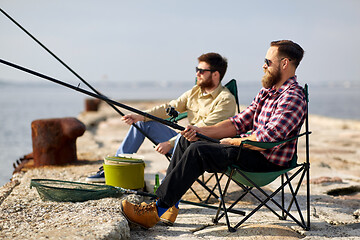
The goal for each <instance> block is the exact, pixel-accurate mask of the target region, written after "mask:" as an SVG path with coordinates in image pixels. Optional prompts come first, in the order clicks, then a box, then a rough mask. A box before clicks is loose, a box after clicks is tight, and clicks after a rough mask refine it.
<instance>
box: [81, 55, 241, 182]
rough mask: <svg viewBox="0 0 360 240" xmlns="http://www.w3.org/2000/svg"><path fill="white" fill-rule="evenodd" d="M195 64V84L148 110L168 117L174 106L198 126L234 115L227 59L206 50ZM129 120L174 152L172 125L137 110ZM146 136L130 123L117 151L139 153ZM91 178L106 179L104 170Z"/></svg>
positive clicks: (162, 147)
mask: <svg viewBox="0 0 360 240" xmlns="http://www.w3.org/2000/svg"><path fill="white" fill-rule="evenodd" d="M198 61H199V64H198V66H197V67H196V79H197V81H196V85H195V86H194V87H193V88H192V89H190V90H188V91H187V92H185V93H184V94H182V95H181V96H180V97H179V98H178V99H176V100H172V101H170V102H169V103H166V104H162V105H160V106H156V107H154V108H152V109H150V110H148V111H146V112H147V113H149V114H151V115H154V116H156V117H159V118H163V119H165V118H168V115H167V113H166V108H168V107H169V106H172V107H174V108H175V110H176V111H178V112H180V113H182V112H187V113H188V120H189V123H190V125H195V126H198V127H203V126H210V125H214V124H216V123H218V122H221V121H222V120H225V119H227V118H229V117H232V116H234V115H235V111H236V101H235V97H234V96H233V95H232V94H231V92H230V91H229V90H228V89H227V88H226V87H224V86H222V84H221V80H222V79H223V77H224V75H225V73H226V69H227V59H226V58H224V57H222V56H221V55H220V54H217V53H206V54H203V55H201V56H200V57H198ZM122 120H123V121H124V122H126V123H127V124H130V125H132V124H133V123H135V124H136V125H137V126H138V127H139V128H140V129H141V130H142V131H143V132H145V133H146V134H147V135H148V136H149V137H151V138H152V139H153V140H155V141H156V142H158V143H159V144H158V145H157V146H156V147H155V150H156V151H158V152H159V153H161V154H166V153H172V151H173V148H174V146H175V140H176V137H177V135H178V133H177V132H176V131H174V130H173V129H171V128H169V127H167V126H165V125H163V124H161V123H159V122H156V121H152V120H150V119H146V118H144V117H143V116H141V115H138V114H128V115H125V116H123V117H122ZM144 138H145V136H144V135H143V134H142V133H141V132H140V131H139V130H138V129H136V128H135V127H133V126H131V127H130V129H129V132H128V134H127V136H126V137H125V139H124V140H123V141H122V143H121V145H120V147H119V149H118V150H117V152H116V155H118V154H125V153H127V154H129V153H130V154H131V153H136V152H137V151H138V149H139V148H140V146H141V144H142V143H143V141H144ZM86 180H87V181H89V182H105V177H104V171H103V170H102V169H100V171H99V172H98V173H97V174H96V175H94V176H91V177H88V178H87V179H86Z"/></svg>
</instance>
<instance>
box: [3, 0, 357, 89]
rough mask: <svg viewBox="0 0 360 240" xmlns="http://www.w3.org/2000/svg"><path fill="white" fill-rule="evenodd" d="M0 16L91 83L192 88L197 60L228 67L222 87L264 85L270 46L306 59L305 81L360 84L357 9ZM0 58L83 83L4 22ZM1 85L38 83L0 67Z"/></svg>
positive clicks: (135, 6)
mask: <svg viewBox="0 0 360 240" xmlns="http://www.w3.org/2000/svg"><path fill="white" fill-rule="evenodd" d="M0 7H1V9H3V10H4V11H5V12H7V13H8V14H9V15H10V16H11V17H12V18H14V19H15V20H16V21H17V22H18V23H19V24H21V25H22V26H23V27H24V28H25V29H26V30H27V31H29V32H30V33H31V34H32V35H33V36H34V37H36V38H37V39H38V40H39V41H40V42H42V43H43V44H44V45H45V46H46V47H47V48H48V49H50V50H51V51H52V52H54V54H55V55H57V56H58V57H59V58H60V59H61V60H62V61H64V62H65V63H66V64H67V65H69V66H70V67H71V68H72V69H73V70H74V71H75V72H77V73H78V74H79V75H80V76H82V77H83V78H84V79H86V80H87V81H88V82H114V81H116V82H123V83H134V82H142V81H164V82H166V81H170V82H172V81H176V82H179V81H191V82H193V81H194V79H195V66H197V57H198V56H200V55H201V54H203V53H206V52H218V53H220V54H221V55H223V56H224V57H226V58H227V59H228V63H229V65H228V71H227V73H226V75H225V79H232V78H235V79H237V80H238V81H239V82H240V83H241V82H257V81H258V82H260V80H261V77H262V75H263V70H262V65H263V60H264V57H265V54H266V51H267V49H268V48H269V44H270V42H271V41H273V40H280V39H290V40H293V41H294V42H297V43H298V44H300V45H301V46H302V47H303V49H304V50H305V56H304V59H303V61H302V62H301V64H300V66H299V68H298V70H297V76H298V79H299V81H300V80H301V81H302V82H308V83H317V82H335V83H344V82H349V81H350V82H355V83H359V82H360V60H359V59H360V58H359V56H360V44H359V43H360V1H358V0H302V1H281V0H273V1H260V0H254V1H248V0H247V1H240V0H238V1H235V0H222V1H214V0H207V1H203V0H199V1H190V0H189V1H187V0H179V1H172V0H161V1H156V0H153V1H148V0H137V1H122V0H116V1H115V0H107V1H94V0H76V1H69V0H68V1H66V0H61V1H60V0H53V1H47V0H32V1H29V0H1V2H0ZM0 30H1V37H0V58H1V59H3V60H6V61H10V62H13V63H15V64H18V65H21V66H24V67H27V68H30V69H32V70H35V71H38V72H40V73H43V74H45V75H48V76H51V77H55V78H57V79H61V80H64V81H68V82H70V83H72V82H74V81H75V82H78V81H77V80H76V78H75V77H74V76H73V75H72V74H71V73H70V72H69V71H68V70H66V69H65V68H64V67H63V66H62V65H61V64H60V63H59V62H57V61H56V60H55V59H54V58H53V57H52V56H51V55H49V54H48V53H47V52H46V51H45V50H43V49H42V48H41V47H40V46H39V45H38V44H37V43H35V42H34V41H33V40H32V39H31V38H30V37H28V36H27V35H26V34H25V33H24V32H23V31H22V30H21V29H20V28H18V27H17V26H16V25H15V24H14V23H12V22H11V21H10V20H9V19H8V18H7V17H5V15H3V14H2V13H0ZM0 80H2V81H4V80H5V81H14V82H16V81H32V82H41V81H43V80H41V79H39V78H37V77H31V76H29V75H28V74H26V73H23V72H20V71H19V70H16V69H13V68H10V67H8V66H5V65H3V64H0Z"/></svg>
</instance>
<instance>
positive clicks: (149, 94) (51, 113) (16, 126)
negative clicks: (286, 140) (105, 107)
mask: <svg viewBox="0 0 360 240" xmlns="http://www.w3.org/2000/svg"><path fill="white" fill-rule="evenodd" d="M191 85H192V83H191V82H189V83H186V84H178V85H176V84H175V85H174V84H167V83H157V84H154V83H138V84H134V83H133V84H126V83H123V84H115V83H108V84H100V85H98V86H96V88H97V89H98V90H100V91H101V92H102V93H103V94H104V95H106V96H108V97H109V98H111V99H117V100H135V99H139V100H152V99H173V98H177V97H178V96H180V95H181V94H182V93H183V92H185V91H186V90H188V89H190V88H191ZM302 85H303V84H302ZM81 87H82V86H81ZM260 87H261V86H260V84H259V83H241V82H240V83H239V82H238V93H239V98H240V104H241V105H248V104H249V103H250V102H251V101H252V99H253V98H254V96H255V95H256V93H257V92H258V91H259V89H260ZM88 91H91V90H88ZM359 93H360V86H359V85H356V86H351V87H349V86H346V85H345V86H331V85H330V86H329V85H321V84H320V85H319V84H316V85H315V86H313V85H311V84H309V94H310V107H309V111H310V114H318V115H324V116H328V117H334V118H344V119H355V120H360V107H359V103H360V95H359ZM86 98H87V96H86V95H84V94H82V93H79V92H75V91H74V90H71V89H69V88H65V87H62V86H59V85H56V84H40V83H39V84H28V83H16V84H14V83H4V82H0V169H1V171H0V186H2V185H3V184H5V183H6V182H8V181H9V179H10V178H11V175H12V172H13V170H14V169H13V163H14V162H15V161H16V160H17V159H19V158H20V157H22V156H23V155H25V154H28V153H31V152H32V141H31V122H32V121H33V120H36V119H44V118H63V117H76V116H77V115H78V114H79V113H80V112H82V111H83V110H84V106H85V104H84V102H85V99H86Z"/></svg>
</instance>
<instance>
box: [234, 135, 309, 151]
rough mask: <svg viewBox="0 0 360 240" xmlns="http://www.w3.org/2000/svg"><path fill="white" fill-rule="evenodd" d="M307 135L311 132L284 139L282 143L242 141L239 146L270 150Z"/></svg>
mask: <svg viewBox="0 0 360 240" xmlns="http://www.w3.org/2000/svg"><path fill="white" fill-rule="evenodd" d="M308 134H311V132H304V133H301V134H299V135H297V136H295V137H291V138H288V139H285V140H283V141H278V142H257V141H252V140H244V141H242V142H241V145H243V144H248V145H251V146H255V147H259V148H263V149H271V148H273V147H276V146H278V145H280V144H283V143H286V142H289V141H292V140H294V139H297V138H299V137H301V136H304V135H308Z"/></svg>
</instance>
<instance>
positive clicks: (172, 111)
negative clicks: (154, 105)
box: [166, 105, 179, 123]
mask: <svg viewBox="0 0 360 240" xmlns="http://www.w3.org/2000/svg"><path fill="white" fill-rule="evenodd" d="M166 113H167V115H168V116H170V122H175V123H176V122H177V121H176V118H177V117H178V116H179V112H178V111H176V110H175V108H174V107H172V106H171V105H169V107H167V108H166Z"/></svg>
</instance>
